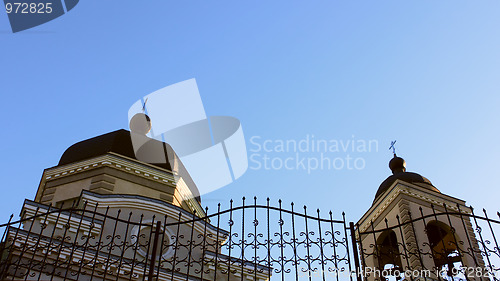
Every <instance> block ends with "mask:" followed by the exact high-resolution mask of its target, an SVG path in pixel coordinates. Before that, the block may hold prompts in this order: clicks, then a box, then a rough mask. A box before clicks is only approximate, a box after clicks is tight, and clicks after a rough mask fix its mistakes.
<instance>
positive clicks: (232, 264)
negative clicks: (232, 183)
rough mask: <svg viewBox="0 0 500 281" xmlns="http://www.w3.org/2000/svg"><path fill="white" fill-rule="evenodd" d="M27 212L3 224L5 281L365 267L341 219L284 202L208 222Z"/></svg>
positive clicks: (319, 273) (314, 273) (298, 276)
mask: <svg viewBox="0 0 500 281" xmlns="http://www.w3.org/2000/svg"><path fill="white" fill-rule="evenodd" d="M27 206H32V207H31V208H27ZM23 209H24V213H23V214H22V216H21V218H22V219H21V220H19V221H9V222H8V223H7V224H4V225H1V227H5V231H4V234H3V237H2V244H1V246H0V250H1V252H2V256H1V261H0V273H1V276H0V279H1V280H146V279H147V280H214V281H215V280H241V281H243V280H255V281H257V280H268V279H270V280H296V281H299V280H309V281H312V280H327V279H328V280H353V275H352V274H351V272H353V271H354V270H355V267H356V265H359V261H358V260H357V259H358V256H357V254H356V253H355V252H353V250H354V251H357V249H356V248H353V247H352V243H353V242H354V239H353V237H354V236H352V235H351V234H353V232H352V230H353V228H352V227H353V224H352V223H351V227H350V226H349V224H348V223H346V220H345V215H344V214H339V215H340V216H341V218H340V219H334V217H333V213H332V212H329V213H327V214H326V215H325V216H322V214H321V212H320V211H319V210H312V211H311V210H309V209H307V207H305V206H303V207H300V208H299V207H297V206H294V204H293V203H292V204H291V205H289V206H287V207H285V206H283V204H282V202H281V200H280V201H278V202H277V205H275V206H272V205H271V203H270V200H269V199H267V200H266V202H265V204H258V202H257V199H256V198H253V200H252V201H251V202H247V201H246V200H245V198H243V200H242V202H241V204H240V205H239V206H235V205H234V202H233V201H232V200H231V201H230V206H229V208H228V209H225V210H221V205H220V204H219V206H218V210H217V211H216V212H215V213H213V214H211V215H207V216H203V217H198V216H197V215H196V214H190V213H188V212H186V211H184V210H181V209H179V212H178V213H176V214H175V215H174V214H167V215H163V216H161V217H159V216H151V217H146V216H145V215H141V214H135V213H133V212H129V213H124V212H122V211H121V210H118V211H113V210H112V209H110V208H109V207H108V208H106V209H105V211H104V212H102V211H98V206H97V205H95V206H89V205H87V203H83V204H78V203H75V204H73V206H72V207H71V208H65V209H55V208H51V207H48V206H44V205H41V204H38V203H34V202H32V203H31V205H30V204H28V205H26V204H25V208H23ZM206 211H207V213H208V209H207V210H206ZM11 220H12V217H11ZM353 253H354V254H353ZM354 278H355V276H354Z"/></svg>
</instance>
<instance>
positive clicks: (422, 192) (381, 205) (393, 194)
mask: <svg viewBox="0 0 500 281" xmlns="http://www.w3.org/2000/svg"><path fill="white" fill-rule="evenodd" d="M433 193H435V194H433ZM400 194H404V195H407V196H409V197H412V198H415V199H419V200H422V201H424V202H427V203H430V204H433V205H436V206H442V205H443V204H445V203H446V205H447V208H448V209H450V210H453V211H458V208H457V207H456V206H455V205H451V204H449V203H450V202H453V203H459V204H460V205H463V206H465V201H463V200H461V199H458V198H454V197H451V196H449V195H446V194H442V193H437V192H435V191H429V190H427V189H425V188H423V187H421V186H418V185H414V184H411V183H407V182H404V181H402V180H399V179H398V180H396V181H395V182H394V183H393V184H392V186H391V187H390V188H389V189H388V190H387V191H386V192H384V194H382V196H380V198H379V199H378V200H377V201H375V202H374V204H373V205H372V206H371V207H370V209H369V210H368V211H367V212H366V213H365V214H364V215H363V216H362V217H361V219H360V220H359V221H358V225H359V229H360V231H366V230H367V229H368V228H369V227H370V222H372V221H375V220H376V219H377V218H378V217H379V216H380V215H381V214H382V213H383V212H384V211H385V210H386V209H387V208H388V207H389V205H391V204H392V203H393V202H394V200H395V199H396V198H397V197H398V196H399V195H400ZM443 197H445V198H443ZM460 211H461V212H463V213H468V210H467V209H461V210H460Z"/></svg>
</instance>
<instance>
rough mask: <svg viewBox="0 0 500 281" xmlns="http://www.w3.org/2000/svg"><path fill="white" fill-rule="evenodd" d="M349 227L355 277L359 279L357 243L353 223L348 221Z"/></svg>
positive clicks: (359, 280)
mask: <svg viewBox="0 0 500 281" xmlns="http://www.w3.org/2000/svg"><path fill="white" fill-rule="evenodd" d="M349 229H350V231H351V241H352V254H353V256H354V267H355V269H356V279H357V280H358V281H362V280H361V268H360V266H359V255H358V243H357V242H356V232H355V231H354V223H353V222H352V221H351V222H349Z"/></svg>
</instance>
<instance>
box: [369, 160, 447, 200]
mask: <svg viewBox="0 0 500 281" xmlns="http://www.w3.org/2000/svg"><path fill="white" fill-rule="evenodd" d="M389 168H390V169H391V170H392V175H391V176H389V177H388V178H387V179H385V180H384V181H383V182H382V183H381V184H380V186H379V188H378V190H377V193H376V194H375V199H374V200H373V202H375V200H377V198H378V197H379V196H380V195H382V194H383V193H384V192H385V191H386V190H388V189H389V188H390V187H391V186H392V184H393V183H394V182H395V181H396V180H402V181H404V182H407V183H413V184H418V186H421V187H423V188H426V189H429V190H432V191H436V192H440V191H439V190H438V189H437V188H436V187H435V186H433V185H432V183H431V181H430V180H429V179H427V178H426V177H423V176H421V175H419V174H417V173H412V172H407V171H406V162H405V160H404V159H403V158H401V157H398V156H396V154H394V158H392V159H391V161H390V162H389Z"/></svg>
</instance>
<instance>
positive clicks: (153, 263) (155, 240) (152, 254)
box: [148, 221, 161, 281]
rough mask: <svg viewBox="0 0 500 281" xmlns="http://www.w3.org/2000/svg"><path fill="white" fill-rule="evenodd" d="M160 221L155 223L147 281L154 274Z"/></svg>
mask: <svg viewBox="0 0 500 281" xmlns="http://www.w3.org/2000/svg"><path fill="white" fill-rule="evenodd" d="M160 227H161V221H157V222H156V229H155V237H154V238H153V252H152V253H151V264H150V265H149V274H148V281H152V280H153V277H154V272H155V262H156V250H157V247H158V236H160Z"/></svg>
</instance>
